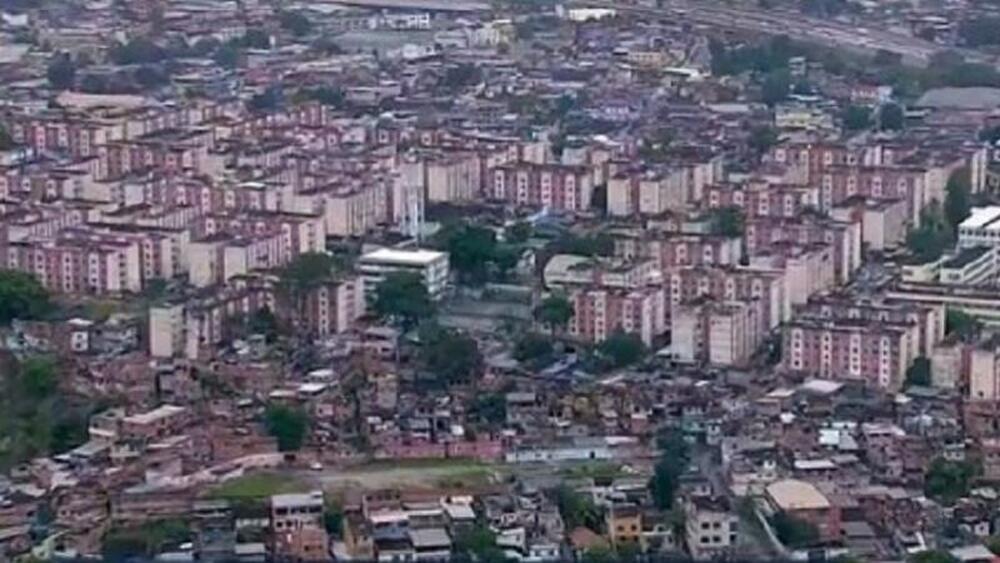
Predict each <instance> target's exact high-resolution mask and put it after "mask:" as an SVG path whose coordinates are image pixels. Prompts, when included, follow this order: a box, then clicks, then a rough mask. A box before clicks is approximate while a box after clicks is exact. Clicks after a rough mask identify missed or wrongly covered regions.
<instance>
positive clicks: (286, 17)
mask: <svg viewBox="0 0 1000 563" xmlns="http://www.w3.org/2000/svg"><path fill="white" fill-rule="evenodd" d="M278 19H279V22H280V23H281V29H284V30H285V31H288V32H290V33H291V34H292V35H294V36H296V37H302V36H303V35H308V34H309V32H310V31H312V22H310V21H309V18H307V17H306V16H305V15H303V14H302V13H301V12H292V11H284V12H281V15H280V16H279V18H278Z"/></svg>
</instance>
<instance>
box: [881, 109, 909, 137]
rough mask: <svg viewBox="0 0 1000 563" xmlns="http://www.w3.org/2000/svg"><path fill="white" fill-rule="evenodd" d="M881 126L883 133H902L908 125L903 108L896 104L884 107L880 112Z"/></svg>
mask: <svg viewBox="0 0 1000 563" xmlns="http://www.w3.org/2000/svg"><path fill="white" fill-rule="evenodd" d="M878 116H879V125H880V127H881V129H882V130H883V131H901V130H902V129H903V127H904V126H905V125H906V113H905V111H904V110H903V106H901V105H899V104H895V103H888V104H885V105H883V106H882V107H881V108H879V110H878Z"/></svg>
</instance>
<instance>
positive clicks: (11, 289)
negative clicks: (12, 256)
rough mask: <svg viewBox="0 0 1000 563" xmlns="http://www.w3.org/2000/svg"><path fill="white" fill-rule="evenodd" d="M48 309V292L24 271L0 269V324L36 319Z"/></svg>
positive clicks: (36, 279)
mask: <svg viewBox="0 0 1000 563" xmlns="http://www.w3.org/2000/svg"><path fill="white" fill-rule="evenodd" d="M48 310H49V292H48V291H47V290H46V289H45V288H44V287H42V284H40V283H39V282H38V278H36V277H35V276H33V275H31V274H27V273H25V272H19V271H15V270H0V325H6V324H10V321H12V320H14V319H23V320H29V319H36V318H38V317H40V316H41V315H44V314H45V313H46V312H48Z"/></svg>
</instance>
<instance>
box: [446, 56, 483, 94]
mask: <svg viewBox="0 0 1000 563" xmlns="http://www.w3.org/2000/svg"><path fill="white" fill-rule="evenodd" d="M482 79H483V71H482V69H480V68H479V67H478V66H476V65H474V64H472V63H461V64H459V65H457V66H452V67H448V70H446V71H445V73H444V79H443V80H442V83H443V84H444V86H445V88H447V89H448V90H451V91H452V92H456V91H459V90H462V89H463V88H466V87H468V86H472V85H474V84H477V83H479V82H480V81H481V80H482Z"/></svg>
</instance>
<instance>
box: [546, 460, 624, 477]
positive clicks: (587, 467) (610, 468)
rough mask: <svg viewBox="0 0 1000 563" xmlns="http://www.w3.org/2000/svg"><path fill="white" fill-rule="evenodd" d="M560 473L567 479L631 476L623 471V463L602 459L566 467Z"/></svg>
mask: <svg viewBox="0 0 1000 563" xmlns="http://www.w3.org/2000/svg"><path fill="white" fill-rule="evenodd" d="M560 473H561V474H562V476H563V477H565V478H567V479H617V478H619V477H627V476H629V474H628V473H626V472H624V471H622V466H621V464H618V463H609V462H601V461H598V462H584V463H582V464H580V465H573V466H570V467H566V468H564V469H562V470H561V471H560Z"/></svg>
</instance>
